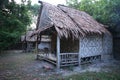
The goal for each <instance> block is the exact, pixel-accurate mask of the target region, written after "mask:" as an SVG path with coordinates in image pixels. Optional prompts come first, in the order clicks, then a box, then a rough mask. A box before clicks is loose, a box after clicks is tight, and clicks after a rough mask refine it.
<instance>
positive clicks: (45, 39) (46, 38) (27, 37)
mask: <svg viewBox="0 0 120 80" xmlns="http://www.w3.org/2000/svg"><path fill="white" fill-rule="evenodd" d="M33 32H34V30H31V31H27V32H26V34H25V35H22V36H21V41H22V42H24V41H26V42H36V41H37V35H35V36H33V37H30V36H31V35H32V33H33ZM38 41H40V39H38ZM50 41H51V38H50V36H47V35H42V36H41V42H50Z"/></svg>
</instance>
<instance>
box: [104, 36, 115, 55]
mask: <svg viewBox="0 0 120 80" xmlns="http://www.w3.org/2000/svg"><path fill="white" fill-rule="evenodd" d="M112 51H113V41H112V35H110V34H105V35H104V36H103V54H111V53H112Z"/></svg>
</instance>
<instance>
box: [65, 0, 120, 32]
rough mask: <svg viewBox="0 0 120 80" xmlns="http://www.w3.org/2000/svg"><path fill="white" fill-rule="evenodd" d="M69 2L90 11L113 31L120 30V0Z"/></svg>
mask: <svg viewBox="0 0 120 80" xmlns="http://www.w3.org/2000/svg"><path fill="white" fill-rule="evenodd" d="M76 3H77V4H76ZM67 4H68V5H69V6H72V7H74V8H76V9H78V10H82V11H85V12H87V13H89V14H90V15H91V16H93V17H94V18H95V19H96V20H97V21H98V22H100V23H102V24H104V25H108V26H109V29H111V30H112V31H113V32H120V30H118V29H120V5H119V4H120V0H80V2H78V0H68V1H67Z"/></svg>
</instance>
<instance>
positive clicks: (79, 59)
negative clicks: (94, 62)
mask: <svg viewBox="0 0 120 80" xmlns="http://www.w3.org/2000/svg"><path fill="white" fill-rule="evenodd" d="M80 44H81V43H80V39H79V53H78V65H79V66H80V62H81V56H80V54H81V53H80Z"/></svg>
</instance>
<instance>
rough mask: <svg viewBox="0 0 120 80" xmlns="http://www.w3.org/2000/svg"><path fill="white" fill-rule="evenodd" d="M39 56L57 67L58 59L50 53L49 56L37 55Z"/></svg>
mask: <svg viewBox="0 0 120 80" xmlns="http://www.w3.org/2000/svg"><path fill="white" fill-rule="evenodd" d="M37 56H38V57H39V58H41V59H43V60H46V61H48V62H50V63H53V64H55V65H56V62H57V57H56V56H55V55H54V54H51V53H49V54H37Z"/></svg>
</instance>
